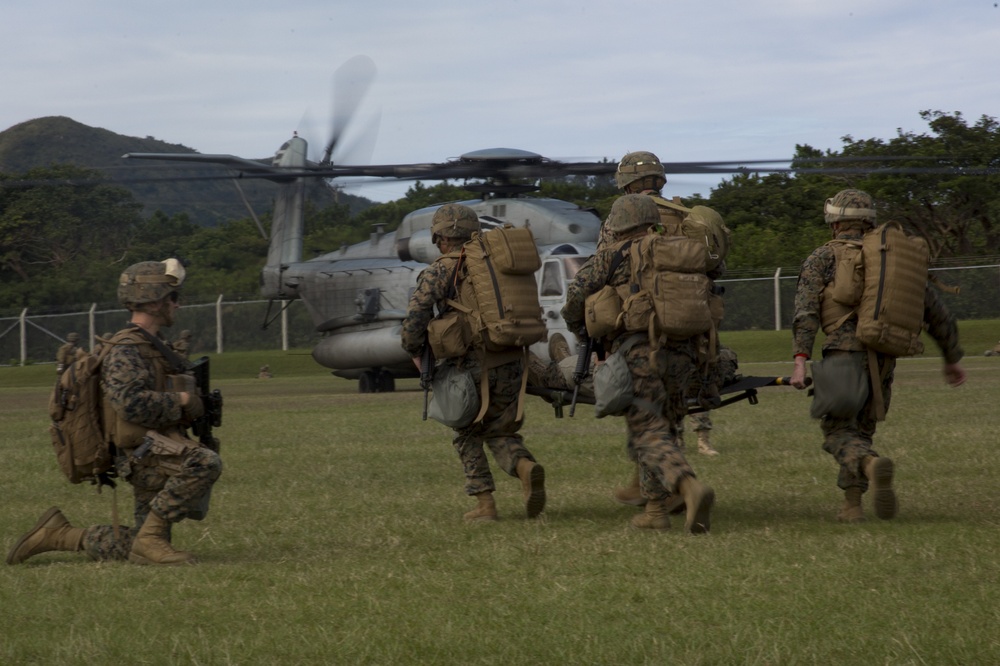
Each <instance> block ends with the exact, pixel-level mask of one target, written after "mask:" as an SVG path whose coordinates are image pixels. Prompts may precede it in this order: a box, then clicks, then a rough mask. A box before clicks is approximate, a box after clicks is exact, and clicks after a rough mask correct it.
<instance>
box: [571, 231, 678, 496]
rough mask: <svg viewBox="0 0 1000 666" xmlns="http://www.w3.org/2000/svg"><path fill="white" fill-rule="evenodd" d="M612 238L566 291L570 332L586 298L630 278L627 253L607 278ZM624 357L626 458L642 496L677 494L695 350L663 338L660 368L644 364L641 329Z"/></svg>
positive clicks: (579, 322) (646, 347)
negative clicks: (628, 399)
mask: <svg viewBox="0 0 1000 666" xmlns="http://www.w3.org/2000/svg"><path fill="white" fill-rule="evenodd" d="M621 245H622V243H621V242H616V243H614V244H612V245H610V246H608V247H605V248H602V249H599V250H598V251H597V253H596V254H595V255H594V256H593V257H592V258H591V260H590V261H588V262H587V263H586V264H584V265H583V267H581V269H580V271H579V272H578V273H577V274H576V277H575V278H574V280H573V282H572V283H571V284H570V285H569V287H568V289H567V294H566V305H565V306H564V307H563V310H562V316H563V319H565V321H566V325H567V327H568V328H569V329H570V330H576V331H582V330H584V305H585V301H586V298H587V296H589V295H591V294H593V293H596V292H597V291H599V290H601V289H602V288H603V287H604V285H606V284H608V285H611V286H613V287H617V286H620V285H625V284H628V282H629V280H630V279H631V258H630V257H629V256H628V254H626V255H625V258H624V260H623V261H622V262H621V264H619V266H618V268H617V269H616V270H615V272H614V275H612V276H611V278H610V280H609V279H608V273H609V272H610V270H611V263H612V261H613V259H614V256H615V253H616V251H617V250H618V249H619V248H620V247H621ZM631 335H632V334H624V335H621V336H619V337H618V338H617V339H615V340H614V341H613V343H612V347H611V350H610V351H611V352H612V353H613V352H615V351H616V350H617V349H618V348H619V347H620V346H621V345H622V343H623V342H624V341H625V340H626V339H628V338H630V337H631ZM635 335H640V336H642V338H643V340H642V341H641V342H639V343H637V344H635V345H634V346H633V347H632V348H631V349H630V350H629V352H628V354H627V355H626V360H627V362H628V367H629V370H630V371H631V373H632V381H633V392H634V400H633V403H632V406H631V407H629V409H628V411H627V412H626V414H625V422H626V424H627V427H628V449H629V451H628V453H629V458H630V459H632V460H636V461H637V462H638V463H639V465H640V469H641V476H640V484H641V488H642V494H643V496H644V497H646V498H648V499H652V500H663V499H665V498H666V497H667V496H669V495H670V494H672V493H676V492H678V484H679V483H680V481H681V480H682V479H683V478H684V477H685V476H690V477H694V476H695V474H694V471H693V470H692V469H691V466H690V465H689V464H688V462H687V460H686V459H685V458H684V452H683V450H682V449H681V446H680V440H679V438H678V427H679V424H680V420H681V419H682V418H683V415H684V414H686V413H687V403H686V396H687V394H688V387H689V385H690V384H691V382H692V381H693V380H694V377H695V375H696V362H697V358H698V354H697V352H698V349H697V345H696V342H695V340H694V339H688V340H682V341H674V340H671V341H668V343H667V344H666V345H665V346H664V348H663V353H662V354H661V356H662V357H663V361H664V362H663V363H662V365H661V367H662V368H663V370H662V371H657V370H656V369H654V368H653V367H652V365H651V363H650V344H649V341H648V340H647V339H646V334H645V333H638V334H635Z"/></svg>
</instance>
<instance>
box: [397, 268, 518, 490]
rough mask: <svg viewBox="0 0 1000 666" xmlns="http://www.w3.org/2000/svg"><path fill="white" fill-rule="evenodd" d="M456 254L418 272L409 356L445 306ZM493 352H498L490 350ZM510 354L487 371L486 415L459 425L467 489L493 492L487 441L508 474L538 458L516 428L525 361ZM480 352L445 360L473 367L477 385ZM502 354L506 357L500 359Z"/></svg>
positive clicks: (405, 335) (409, 316)
mask: <svg viewBox="0 0 1000 666" xmlns="http://www.w3.org/2000/svg"><path fill="white" fill-rule="evenodd" d="M456 261H457V255H455V254H447V255H444V256H442V257H440V258H438V259H437V260H436V261H435V262H434V263H433V264H431V265H430V266H428V267H427V268H425V269H424V270H423V271H422V272H421V273H420V275H419V277H418V278H417V286H416V289H415V290H414V292H413V295H412V296H411V297H410V303H409V307H408V309H407V313H406V318H405V319H404V320H403V325H402V333H401V338H402V346H403V349H405V350H406V352H407V353H408V354H409V355H410V356H411V357H419V356H420V354H421V351H422V350H423V347H424V342H425V341H426V338H427V325H428V323H430V321H431V320H432V319H433V318H434V311H435V310H434V309H435V307H437V308H438V311H441V308H442V307H443V306H444V302H445V300H446V298H447V297H448V293H449V286H450V282H451V278H452V275H453V273H454V272H455V264H456ZM491 356H496V355H495V354H491ZM508 356H509V359H508V360H506V361H505V362H502V363H500V365H497V366H496V367H493V368H491V369H489V370H487V372H488V382H489V407H488V409H487V410H486V415H485V416H484V417H483V419H482V421H480V422H478V423H474V424H473V425H470V426H468V427H466V428H456V429H455V438H454V439H453V440H452V443H453V445H454V447H455V451H456V452H457V453H458V456H459V459H460V460H461V461H462V468H463V470H464V472H465V479H466V483H465V492H466V493H467V494H469V495H479V494H480V493H485V492H493V491H494V490H495V489H496V486H495V484H494V481H493V475H492V474H491V472H490V467H489V463H488V461H487V459H486V453H485V450H484V446H485V447H486V448H489V450H490V451H491V452H492V453H493V458H494V460H495V461H496V463H497V465H498V466H499V467H500V468H501V469H502V470H503V471H504V472H506V473H507V474H509V475H511V476H514V477H516V476H517V473H516V470H517V466H518V461H519V460H521V459H526V460H529V461H532V462H534V461H535V458H534V457H533V456H532V455H531V452H530V451H528V449H527V448H525V446H524V439H523V438H522V437H521V435H519V434H517V433H518V430H520V429H521V424H522V421H518V420H517V407H518V404H517V403H518V395H519V394H520V392H521V379H522V375H523V373H524V371H525V370H524V363H523V360H522V357H521V354H520V351H517V352H515V353H513V354H509V355H508ZM481 359H482V352H481V351H479V350H475V349H474V350H471V351H469V352H468V353H466V354H465V356H461V357H458V358H451V359H446V360H444V361H442V362H443V363H446V364H452V365H455V366H458V367H460V368H464V369H468V370H470V371H471V372H472V374H473V378H474V379H475V382H476V386H477V387H478V386H479V385H480V380H481V377H482V368H481V365H482V363H481ZM501 360H503V359H501Z"/></svg>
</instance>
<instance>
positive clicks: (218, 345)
mask: <svg viewBox="0 0 1000 666" xmlns="http://www.w3.org/2000/svg"><path fill="white" fill-rule="evenodd" d="M215 353H216V354H221V353H222V294H219V298H217V299H216V301H215Z"/></svg>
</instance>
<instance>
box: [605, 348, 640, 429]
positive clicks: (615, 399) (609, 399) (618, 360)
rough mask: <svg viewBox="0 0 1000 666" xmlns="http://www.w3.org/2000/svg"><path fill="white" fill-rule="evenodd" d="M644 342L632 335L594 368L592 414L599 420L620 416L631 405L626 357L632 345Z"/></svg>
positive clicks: (631, 391)
mask: <svg viewBox="0 0 1000 666" xmlns="http://www.w3.org/2000/svg"><path fill="white" fill-rule="evenodd" d="M643 341H645V338H644V337H643V336H641V335H633V336H632V337H631V338H630V339H628V340H626V341H625V342H624V343H623V344H622V345H621V346H620V347H619V348H618V349H617V350H616V351H615V353H613V354H611V355H610V356H608V358H607V360H606V361H604V363H601V364H600V365H598V366H597V367H596V368H594V413H595V415H596V416H597V418H599V419H603V418H604V417H605V416H620V415H622V414H624V413H625V412H626V411H627V410H628V408H629V406H630V405H631V404H632V399H633V398H634V397H635V393H634V392H633V390H632V371H631V370H629V368H628V360H627V359H626V355H627V354H628V352H629V350H630V349H632V347H633V346H634V345H636V344H637V343H639V342H643Z"/></svg>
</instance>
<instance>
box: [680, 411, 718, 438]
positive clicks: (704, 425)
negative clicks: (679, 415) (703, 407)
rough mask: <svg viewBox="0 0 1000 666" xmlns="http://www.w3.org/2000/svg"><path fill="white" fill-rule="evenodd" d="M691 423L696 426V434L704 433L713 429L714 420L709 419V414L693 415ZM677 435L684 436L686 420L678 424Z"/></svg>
mask: <svg viewBox="0 0 1000 666" xmlns="http://www.w3.org/2000/svg"><path fill="white" fill-rule="evenodd" d="M691 423H692V424H693V425H694V431H695V432H702V431H704V430H711V429H712V419H710V418H709V416H708V414H705V413H703V412H702V413H698V414H692V415H691ZM677 433H678V434H679V435H683V434H684V420H683V419H682V420H681V422H680V423H678V424H677Z"/></svg>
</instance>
